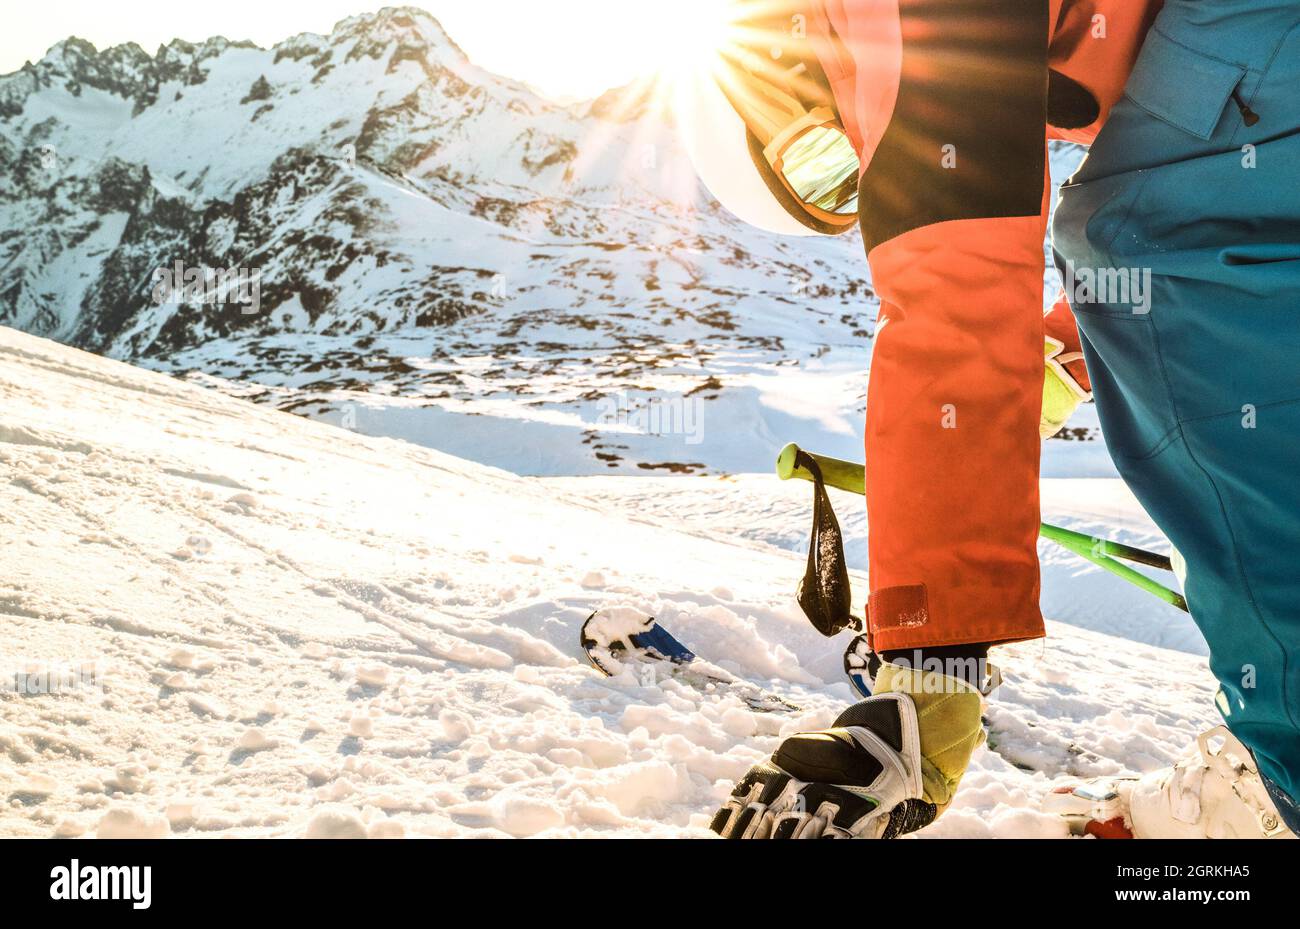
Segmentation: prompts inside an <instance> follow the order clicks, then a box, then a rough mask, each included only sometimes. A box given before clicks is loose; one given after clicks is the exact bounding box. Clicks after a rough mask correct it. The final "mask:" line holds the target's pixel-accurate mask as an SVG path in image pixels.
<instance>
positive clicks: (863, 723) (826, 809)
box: [710, 664, 984, 839]
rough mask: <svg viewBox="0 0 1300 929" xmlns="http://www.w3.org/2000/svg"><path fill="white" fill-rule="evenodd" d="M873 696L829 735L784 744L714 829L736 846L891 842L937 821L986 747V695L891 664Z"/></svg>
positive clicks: (747, 781) (735, 795)
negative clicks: (809, 841) (758, 841)
mask: <svg viewBox="0 0 1300 929" xmlns="http://www.w3.org/2000/svg"><path fill="white" fill-rule="evenodd" d="M876 693H877V696H874V697H871V698H870V699H867V700H864V701H862V702H861V703H858V704H855V705H854V706H852V707H849V709H847V710H845V711H844V712H843V713H842V714H840V717H839V718H838V719H836V720H835V723H834V725H833V726H832V727H831V728H830V729H827V730H824V731H821V732H801V733H798V734H796V735H793V736H791V737H789V738H788V739H786V740H785V741H784V742H782V743H781V744H780V746H778V747H777V750H776V751H775V752H773V754H772V757H771V759H770V760H769V761H766V762H763V763H761V764H758V765H755V766H754V767H753V768H751V769H750V770H749V772H748V773H747V774H746V775H745V776H744V777H743V778H741V779H740V781H739V782H738V783H737V784H736V786H735V788H734V789H733V790H732V792H731V797H730V798H729V799H728V800H727V802H726V803H725V804H724V805H723V806H722V808H721V809H720V810H718V812H717V813H716V814H715V815H714V817H713V822H712V823H711V824H710V828H711V829H712V830H713V831H714V832H716V833H718V835H720V836H722V837H723V838H729V839H817V838H839V839H850V838H867V839H892V838H895V837H897V836H900V835H904V834H905V833H908V832H915V831H916V830H917V829H922V828H924V827H925V826H928V825H929V824H930V823H932V822H933V821H934V820H935V818H936V817H937V816H938V815H939V814H940V813H942V812H943V811H944V810H945V809H947V807H948V806H949V804H951V802H952V796H953V794H954V792H955V791H956V789H957V784H958V783H959V782H960V780H961V776H962V774H963V773H964V772H965V770H966V767H967V766H968V765H969V763H970V756H971V753H972V752H974V750H975V748H976V747H977V746H978V745H979V744H980V743H981V742H982V741H983V737H984V732H983V728H982V726H981V724H980V706H981V703H980V693H979V691H978V690H976V689H975V688H974V687H971V686H970V685H969V684H966V683H965V682H963V681H959V680H957V679H955V678H950V677H945V676H943V675H940V674H937V673H933V672H930V673H921V672H917V671H910V670H907V669H904V668H901V667H899V666H896V665H890V664H886V665H884V666H883V667H882V668H881V671H880V673H879V674H878V675H877V678H876Z"/></svg>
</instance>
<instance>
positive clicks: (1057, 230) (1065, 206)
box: [1053, 0, 1300, 832]
mask: <svg viewBox="0 0 1300 929" xmlns="http://www.w3.org/2000/svg"><path fill="white" fill-rule="evenodd" d="M1053 240H1054V250H1055V255H1056V262H1057V266H1058V268H1059V269H1060V270H1061V273H1062V277H1063V279H1064V280H1065V282H1066V289H1067V295H1068V296H1069V297H1070V298H1071V305H1072V307H1073V309H1074V311H1075V314H1076V316H1077V318H1078V321H1079V327H1080V330H1081V333H1082V336H1083V347H1084V354H1085V357H1086V359H1087V363H1088V368H1089V371H1090V373H1091V377H1092V383H1093V388H1094V394H1095V398H1096V402H1097V411H1098V414H1099V416H1100V419H1101V425H1102V432H1103V434H1104V436H1105V439H1106V444H1107V446H1108V448H1109V450H1110V453H1111V455H1112V457H1113V458H1114V460H1115V463H1116V465H1117V467H1118V469H1119V471H1120V474H1121V475H1122V476H1123V477H1124V480H1125V481H1126V482H1127V483H1128V484H1129V486H1130V487H1131V488H1132V489H1133V492H1134V493H1135V494H1136V495H1137V497H1138V499H1139V500H1140V501H1141V502H1142V504H1143V506H1144V507H1146V509H1147V512H1149V513H1150V514H1151V516H1152V518H1153V519H1154V520H1155V521H1156V523H1157V524H1159V526H1160V528H1161V529H1162V530H1163V531H1164V532H1165V533H1166V534H1167V535H1168V536H1169V539H1170V540H1171V541H1172V542H1173V544H1174V546H1175V547H1176V548H1177V549H1178V550H1179V552H1181V554H1182V555H1183V557H1184V559H1185V561H1186V563H1187V579H1186V583H1185V592H1186V596H1187V601H1188V604H1189V606H1190V608H1191V613H1192V617H1193V618H1194V619H1195V621H1196V623H1197V625H1198V626H1199V627H1200V629H1201V631H1202V632H1203V633H1204V635H1205V639H1206V641H1207V642H1208V644H1209V647H1210V666H1211V669H1212V670H1213V672H1214V675H1215V677H1217V679H1218V682H1219V688H1220V689H1219V695H1218V705H1219V709H1220V711H1221V712H1222V713H1223V715H1224V717H1225V720H1226V722H1227V724H1228V727H1229V728H1230V729H1231V730H1232V732H1233V734H1235V735H1236V736H1237V737H1238V738H1239V739H1240V740H1241V741H1242V742H1243V743H1245V744H1246V745H1247V746H1248V747H1249V748H1250V749H1251V751H1252V752H1253V753H1254V755H1255V758H1256V761H1257V762H1258V764H1259V768H1260V771H1261V773H1262V774H1263V775H1264V777H1265V783H1266V784H1267V785H1268V787H1269V789H1270V792H1271V793H1272V794H1273V796H1274V798H1275V800H1277V802H1278V807H1279V811H1280V812H1281V814H1282V816H1283V818H1284V819H1286V820H1287V821H1288V823H1289V824H1290V825H1291V826H1292V828H1293V829H1295V830H1296V831H1297V832H1300V807H1297V801H1300V2H1297V0H1291V2H1282V0H1171V2H1169V3H1167V4H1166V5H1165V6H1164V8H1163V9H1162V10H1161V12H1160V14H1159V16H1158V17H1157V18H1156V20H1155V23H1154V26H1153V28H1152V31H1151V32H1150V33H1149V35H1148V37H1147V40H1146V43H1145V44H1144V46H1143V48H1142V52H1141V55H1140V56H1139V58H1138V61H1137V64H1136V67H1135V68H1134V71H1133V73H1132V76H1131V77H1130V79H1129V82H1128V84H1127V86H1126V91H1125V96H1124V98H1123V99H1122V100H1121V102H1120V103H1119V104H1118V105H1117V106H1116V107H1115V108H1114V110H1113V111H1112V112H1111V115H1110V118H1109V120H1108V122H1107V123H1106V125H1105V127H1104V128H1103V130H1102V132H1101V134H1100V135H1099V136H1098V138H1097V140H1096V142H1095V143H1094V145H1093V146H1092V149H1091V151H1090V153H1089V155H1088V158H1087V160H1086V161H1085V162H1084V164H1083V165H1082V166H1081V168H1080V169H1079V171H1078V172H1077V173H1076V175H1075V176H1074V177H1073V178H1072V179H1071V180H1070V181H1069V183H1068V184H1066V185H1065V187H1064V188H1063V189H1062V191H1061V200H1060V203H1059V205H1058V209H1057V212H1056V218H1055V221H1054V226H1053Z"/></svg>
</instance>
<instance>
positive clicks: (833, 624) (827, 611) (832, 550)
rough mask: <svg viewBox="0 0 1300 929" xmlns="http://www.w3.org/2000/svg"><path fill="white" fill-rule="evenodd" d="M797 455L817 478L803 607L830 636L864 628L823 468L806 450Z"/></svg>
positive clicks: (802, 587)
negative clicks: (856, 610)
mask: <svg viewBox="0 0 1300 929" xmlns="http://www.w3.org/2000/svg"><path fill="white" fill-rule="evenodd" d="M796 458H797V464H798V466H800V467H802V468H805V469H806V470H807V471H808V472H809V473H810V474H811V475H812V478H813V525H812V538H811V539H810V540H809V542H808V567H807V570H805V572H804V576H803V580H802V581H800V582H799V593H798V599H799V607H800V608H801V609H802V610H803V612H804V615H805V616H807V617H808V621H809V622H811V623H812V624H813V627H814V628H815V629H816V630H817V631H818V632H820V633H821V634H822V635H824V636H826V637H828V638H829V637H830V636H833V635H836V634H837V633H838V632H840V630H842V629H848V628H852V629H861V628H862V624H861V622H860V621H859V620H858V619H856V618H855V617H854V615H853V594H852V590H851V589H850V587H849V569H848V563H847V561H846V560H845V558H844V536H843V534H842V533H841V532H840V524H839V520H837V519H836V518H835V510H834V509H833V508H832V507H831V500H830V495H829V494H827V492H826V481H825V480H824V479H823V478H822V469H821V467H820V466H819V465H818V464H817V462H816V461H815V460H814V459H813V457H812V456H811V455H809V454H807V453H806V452H803V451H800V452H799V453H798V455H797V456H796Z"/></svg>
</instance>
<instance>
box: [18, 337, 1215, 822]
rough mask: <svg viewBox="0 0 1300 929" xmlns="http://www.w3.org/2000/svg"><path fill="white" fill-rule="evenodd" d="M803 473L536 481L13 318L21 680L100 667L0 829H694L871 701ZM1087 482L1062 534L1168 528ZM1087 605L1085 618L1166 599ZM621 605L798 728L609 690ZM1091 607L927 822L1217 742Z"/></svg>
mask: <svg viewBox="0 0 1300 929" xmlns="http://www.w3.org/2000/svg"><path fill="white" fill-rule="evenodd" d="M737 488H739V489H737ZM715 489H718V490H721V491H726V492H735V493H741V494H744V495H745V497H746V499H748V500H749V501H751V504H750V505H749V506H748V507H746V508H744V509H743V510H740V508H731V511H730V513H729V515H728V516H727V517H726V518H725V519H723V518H722V517H719V516H717V513H718V512H719V511H721V510H722V509H723V508H720V507H717V506H716V505H714V504H711V503H710V502H709V501H710V499H711V495H712V494H713V492H714V490H715ZM804 490H805V488H802V487H794V486H792V485H781V484H779V483H778V482H776V481H775V480H771V479H766V478H761V477H760V476H758V475H754V476H751V477H743V478H741V479H740V480H739V481H732V482H727V481H721V480H718V479H704V478H691V479H681V478H662V479H647V480H636V481H623V482H611V481H607V480H594V481H592V480H588V479H576V478H575V479H570V480H567V481H557V480H543V479H529V478H521V477H517V476H514V475H512V474H509V473H507V472H504V471H497V470H492V469H488V468H484V467H482V466H479V465H475V464H471V463H469V462H467V461H463V460H459V459H456V458H452V457H450V456H448V455H445V454H441V453H438V452H434V451H431V450H428V449H423V448H420V447H417V446H414V445H411V444H407V443H404V442H399V441H394V440H390V439H381V438H371V437H366V436H363V435H359V434H355V433H348V432H345V431H342V430H339V429H336V428H333V427H330V426H327V425H324V424H321V423H318V422H312V421H310V420H307V419H303V418H299V417H294V416H289V415H286V414H284V413H280V412H277V411H274V410H272V409H268V408H267V407H264V406H257V405H254V404H251V403H248V402H245V401H241V400H238V399H234V398H231V397H228V396H225V395H223V394H221V393H218V392H215V391H211V390H206V389H202V388H200V387H198V386H196V385H193V384H188V383H185V382H183V381H179V380H175V379H171V378H168V377H166V376H163V375H161V374H156V373H150V372H146V371H142V370H138V369H134V368H131V367H128V366H126V365H124V364H122V363H119V362H116V361H111V360H108V359H105V358H102V357H98V356H95V355H90V354H85V353H82V352H80V351H77V350H74V349H71V348H67V347H64V346H61V345H58V344H56V343H54V342H50V341H45V340H43V339H40V338H36V337H33V336H31V335H26V334H22V333H19V332H17V331H14V330H12V329H5V328H0V526H2V528H0V537H2V538H3V540H4V542H3V545H2V546H0V623H3V638H2V639H0V642H2V643H3V650H2V651H0V658H2V659H3V662H4V663H5V666H6V667H5V668H4V669H3V670H4V676H3V678H0V679H2V680H5V681H10V680H17V678H16V677H15V675H16V674H21V673H38V672H40V671H42V670H45V671H67V670H69V669H74V670H75V669H76V668H78V667H82V666H85V667H86V668H87V669H89V668H90V667H92V666H93V667H95V668H96V670H97V673H96V675H95V676H94V678H93V680H82V681H81V682H80V686H78V687H75V688H70V689H68V688H60V689H58V692H55V693H34V694H33V693H24V694H18V693H14V692H9V691H4V692H0V798H3V799H4V801H5V803H4V806H3V807H0V834H4V835H34V836H49V835H56V834H57V835H81V834H99V835H148V834H165V833H171V834H177V835H218V834H222V835H225V834H229V835H252V834H274V835H327V834H344V835H362V834H371V835H392V834H406V835H499V834H507V835H612V834H618V835H678V834H682V833H689V834H703V830H704V827H705V824H706V823H707V819H708V815H709V814H710V812H711V811H712V809H713V808H714V806H715V805H716V803H717V802H718V801H719V799H720V798H721V797H723V796H724V795H725V793H726V791H727V788H728V785H729V783H730V781H731V780H732V779H733V778H734V777H736V776H737V775H739V774H740V773H741V772H743V771H744V770H745V769H746V767H747V766H749V765H750V764H751V763H753V762H754V761H756V760H758V759H760V758H762V757H764V756H765V755H766V754H767V753H768V752H769V751H770V750H771V749H772V748H773V747H774V746H775V744H776V742H777V740H778V739H779V737H780V736H781V735H782V734H783V733H788V732H792V731H795V730H797V729H806V728H815V727H818V726H823V725H825V724H827V723H829V722H830V721H831V720H832V719H833V717H834V716H835V714H836V713H837V712H838V710H839V708H841V707H842V706H843V705H844V704H845V703H846V702H847V701H848V700H849V699H850V695H849V688H848V685H847V684H846V683H844V682H843V681H842V680H841V678H840V671H839V661H840V656H839V653H840V650H841V648H842V645H843V642H842V641H834V642H828V641H826V640H824V639H822V638H821V637H820V636H818V635H817V634H816V633H815V632H813V631H812V630H811V628H810V627H809V626H808V625H807V624H806V622H805V621H804V620H803V619H802V618H801V616H800V615H799V612H798V608H797V606H796V605H795V604H794V602H793V597H792V591H793V589H794V585H795V582H796V580H797V578H798V576H799V575H800V574H801V573H802V566H803V565H802V557H801V556H800V555H799V554H797V553H794V552H792V551H790V548H792V547H793V545H792V544H791V540H793V539H794V538H796V537H797V533H799V532H802V529H803V525H804V524H805V523H806V522H807V521H808V516H807V510H806V508H805V507H806V503H801V501H804V500H805V499H806V498H805V497H804ZM1068 491H1069V492H1068V494H1062V495H1061V497H1060V499H1061V500H1062V501H1068V506H1067V505H1066V503H1065V502H1063V503H1062V504H1061V505H1060V506H1059V507H1058V511H1059V512H1060V514H1061V515H1062V516H1063V517H1064V518H1067V519H1069V520H1070V521H1071V522H1072V524H1076V525H1091V524H1092V523H1093V522H1095V521H1097V520H1105V521H1107V522H1110V521H1113V520H1114V519H1115V518H1117V517H1118V518H1120V519H1122V520H1123V521H1125V522H1126V523H1127V524H1128V526H1129V527H1130V530H1129V531H1131V532H1132V533H1134V535H1133V536H1132V537H1134V538H1138V537H1141V534H1142V533H1144V532H1145V533H1149V532H1150V531H1151V530H1150V527H1149V524H1144V521H1143V517H1142V516H1141V514H1140V511H1137V510H1136V508H1135V507H1134V506H1133V505H1132V503H1131V501H1129V500H1127V499H1126V497H1125V496H1124V495H1123V494H1122V493H1120V492H1117V491H1116V488H1115V485H1114V483H1113V482H1111V481H1105V480H1096V481H1077V482H1075V484H1074V485H1072V486H1071V487H1069V488H1068ZM842 509H846V508H843V507H842ZM1062 570H1064V569H1062ZM1093 589H1094V590H1095V591H1101V592H1102V594H1099V595H1098V596H1097V598H1096V602H1095V603H1093V604H1090V605H1088V613H1089V615H1095V616H1098V617H1102V616H1106V617H1109V616H1113V615H1114V614H1115V613H1116V612H1117V611H1120V610H1119V609H1118V608H1119V607H1120V606H1124V607H1126V608H1128V612H1129V613H1130V614H1131V615H1132V619H1133V620H1134V621H1137V622H1140V621H1142V620H1144V619H1152V618H1156V619H1159V618H1160V614H1158V613H1157V611H1160V610H1166V609H1168V608H1166V607H1163V606H1161V605H1159V604H1145V603H1142V602H1141V601H1139V600H1137V599H1135V598H1137V597H1138V595H1137V594H1131V593H1129V592H1128V591H1126V590H1120V589H1117V588H1107V587H1102V586H1095V587H1094V588H1093ZM1103 594H1104V595H1103ZM601 604H624V605H634V606H640V607H642V608H644V609H645V610H647V611H653V612H654V613H655V614H656V615H658V616H660V617H662V618H665V619H667V620H668V621H669V622H670V623H671V625H672V627H673V628H674V629H675V630H676V631H677V632H678V634H679V635H680V636H681V638H683V639H684V640H685V641H686V642H687V644H689V645H691V646H693V647H694V648H696V649H697V650H699V651H701V652H702V653H704V654H707V655H709V656H711V657H714V658H715V659H721V660H723V661H724V662H725V663H726V664H727V665H728V666H729V667H730V669H731V670H732V671H734V672H735V673H737V674H739V675H742V676H744V677H746V678H749V679H751V680H754V681H757V682H760V683H762V684H763V685H764V686H767V687H770V688H772V689H774V690H777V691H779V692H780V693H782V694H784V695H785V696H787V697H788V698H789V699H791V700H793V701H795V702H797V703H798V704H800V705H801V706H802V707H804V710H803V711H802V712H800V713H799V714H797V715H795V716H790V717H785V716H774V715H760V714H755V713H753V712H751V711H750V710H748V709H747V708H746V707H745V706H744V705H743V704H742V703H741V702H740V701H739V700H738V699H736V698H735V697H734V696H729V695H726V694H715V695H707V696H706V695H704V694H701V693H700V692H697V691H694V690H690V689H686V688H684V687H682V686H681V685H680V684H677V683H675V682H672V681H661V682H649V681H644V680H634V679H632V678H630V677H628V678H619V679H604V678H601V677H600V676H599V675H598V674H597V673H596V672H595V671H593V670H592V669H591V668H589V667H587V666H586V665H585V664H584V663H583V662H582V661H581V660H580V656H579V651H578V648H577V643H576V638H577V631H578V627H579V625H580V624H581V622H582V620H583V618H584V617H585V616H586V615H587V613H588V612H589V611H590V610H591V609H593V608H594V607H596V606H599V605H601ZM1077 609H1078V610H1079V611H1080V613H1081V614H1082V612H1083V611H1084V606H1083V605H1080V606H1079V607H1078V608H1077ZM1087 619H1088V617H1087V616H1084V615H1079V616H1075V617H1072V618H1071V622H1072V623H1074V625H1063V624H1058V623H1053V624H1052V626H1051V635H1050V637H1049V638H1048V639H1047V640H1046V642H1045V643H1044V642H1036V643H1028V644H1026V645H1021V646H1016V647H1013V648H1009V649H1006V650H1003V651H1002V652H1001V658H1002V662H1003V664H1004V666H1005V671H1006V674H1007V678H1008V682H1007V683H1006V684H1005V685H1004V687H1003V688H1002V689H1001V690H1000V691H999V692H998V694H997V696H996V698H995V700H994V701H993V703H992V704H991V707H990V710H989V716H990V720H991V723H992V728H993V735H994V740H995V742H996V750H990V749H988V748H984V749H981V750H980V751H979V752H978V754H977V757H976V759H975V765H974V770H973V771H972V772H971V773H970V774H969V775H968V777H967V778H966V780H965V781H964V783H963V786H962V788H961V792H960V793H959V795H958V798H957V802H956V805H955V807H954V809H953V810H951V811H950V812H949V813H948V814H947V815H946V816H945V817H944V818H943V819H942V820H941V821H940V822H939V823H937V824H936V825H935V826H933V827H931V828H930V829H928V830H926V832H925V833H924V834H925V835H939V836H951V835H998V836H1025V835H1043V836H1055V835H1063V833H1064V830H1063V829H1062V827H1061V825H1060V824H1059V823H1058V822H1056V821H1054V820H1053V819H1051V818H1049V817H1046V816H1044V815H1041V814H1039V813H1036V812H1034V811H1033V808H1034V805H1035V804H1036V802H1037V800H1038V798H1040V797H1041V796H1042V795H1043V793H1044V792H1045V791H1047V790H1049V789H1050V787H1051V785H1052V784H1053V783H1054V782H1057V781H1059V780H1060V779H1061V778H1063V777H1065V776H1067V775H1070V774H1099V773H1106V772H1120V771H1126V770H1127V771H1144V770H1148V769H1151V768H1153V767H1156V766H1160V765H1163V764H1167V763H1169V762H1170V761H1172V760H1173V759H1174V758H1175V757H1176V756H1177V755H1178V754H1179V753H1180V752H1181V751H1182V749H1183V748H1184V747H1185V746H1186V745H1187V744H1188V743H1189V741H1190V740H1191V738H1192V737H1193V735H1194V734H1195V733H1196V732H1197V731H1199V730H1200V729H1202V728H1205V727H1207V726H1209V725H1211V724H1213V722H1214V712H1213V709H1212V707H1211V703H1210V697H1211V686H1210V675H1209V672H1208V670H1207V668H1206V665H1205V661H1204V659H1203V658H1201V657H1198V656H1197V655H1193V654H1189V653H1188V652H1186V651H1173V650H1166V649H1162V648H1160V647H1157V646H1155V645H1148V644H1138V643H1135V642H1134V641H1131V640H1129V639H1127V638H1123V637H1120V636H1117V635H1113V634H1105V633H1100V632H1095V631H1089V630H1086V629H1082V628H1079V626H1081V625H1086V624H1087ZM1107 621H1110V619H1107ZM37 679H39V678H37ZM27 680H32V678H28V679H27ZM92 684H97V685H98V687H95V686H91V685H92Z"/></svg>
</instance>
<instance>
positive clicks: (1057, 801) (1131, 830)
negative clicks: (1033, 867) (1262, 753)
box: [1045, 726, 1295, 839]
mask: <svg viewBox="0 0 1300 929" xmlns="http://www.w3.org/2000/svg"><path fill="white" fill-rule="evenodd" d="M1216 740H1219V745H1218V747H1217V748H1216V747H1215V745H1214V744H1213V743H1214V742H1215V741H1216ZM1196 746H1197V751H1196V752H1195V753H1192V754H1189V755H1188V757H1186V758H1184V759H1183V760H1182V761H1180V762H1179V763H1178V764H1177V765H1175V766H1174V767H1173V768H1165V769H1163V770H1160V771H1154V772H1152V773H1151V774H1147V775H1145V776H1143V777H1141V778H1117V779H1113V780H1098V781H1092V782H1089V783H1086V784H1082V785H1077V786H1074V787H1063V788H1059V789H1058V790H1057V791H1056V792H1054V793H1053V794H1051V795H1049V797H1048V799H1047V802H1046V803H1045V808H1046V809H1047V810H1049V811H1052V812H1057V813H1059V814H1060V815H1062V816H1063V817H1064V818H1065V819H1066V820H1067V822H1069V823H1070V829H1071V831H1072V832H1074V833H1075V834H1076V835H1093V836H1096V837H1097V838H1137V839H1282V838H1295V835H1294V834H1293V833H1292V832H1291V830H1290V829H1288V828H1287V826H1286V823H1285V822H1283V820H1282V818H1281V817H1280V816H1279V815H1278V812H1277V807H1276V805H1275V804H1274V803H1273V799H1272V797H1270V796H1269V793H1268V790H1267V789H1266V788H1265V787H1264V782H1263V780H1262V779H1261V778H1260V775H1259V769H1258V768H1257V767H1256V766H1255V759H1254V758H1253V757H1252V756H1251V754H1250V751H1249V750H1248V749H1247V748H1246V747H1245V746H1244V745H1242V744H1241V742H1240V741H1238V740H1237V738H1236V736H1234V735H1233V734H1232V733H1231V732H1229V731H1228V729H1227V727H1226V726H1217V727H1215V728H1214V729H1211V730H1209V731H1208V732H1204V733H1202V734H1201V736H1200V737H1199V738H1198V739H1197V740H1196Z"/></svg>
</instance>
